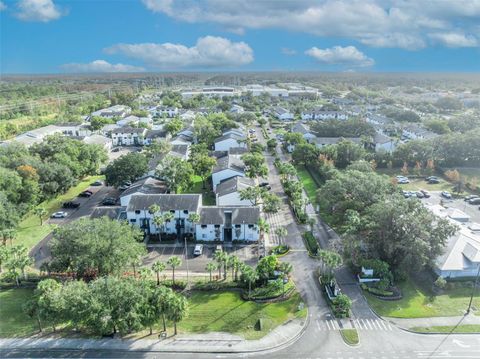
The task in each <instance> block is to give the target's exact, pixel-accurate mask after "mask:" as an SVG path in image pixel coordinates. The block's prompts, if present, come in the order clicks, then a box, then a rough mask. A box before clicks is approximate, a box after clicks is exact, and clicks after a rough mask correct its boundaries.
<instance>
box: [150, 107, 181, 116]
mask: <svg viewBox="0 0 480 359" xmlns="http://www.w3.org/2000/svg"><path fill="white" fill-rule="evenodd" d="M178 113H179V110H178V107H170V106H157V107H156V108H155V111H154V112H153V113H152V114H153V115H154V116H155V115H156V116H161V117H163V116H166V117H168V118H172V117H175V116H177V115H178Z"/></svg>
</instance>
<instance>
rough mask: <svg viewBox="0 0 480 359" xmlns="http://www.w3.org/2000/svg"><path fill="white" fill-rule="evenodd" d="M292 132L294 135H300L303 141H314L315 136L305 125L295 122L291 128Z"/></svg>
mask: <svg viewBox="0 0 480 359" xmlns="http://www.w3.org/2000/svg"><path fill="white" fill-rule="evenodd" d="M292 132H295V133H301V134H302V136H303V138H304V139H305V140H307V142H308V141H310V140H311V139H314V138H315V137H317V136H315V134H314V133H313V132H312V131H310V126H309V125H307V124H305V123H301V122H297V123H296V124H295V125H294V126H293V127H292Z"/></svg>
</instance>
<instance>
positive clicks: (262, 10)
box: [0, 0, 480, 74]
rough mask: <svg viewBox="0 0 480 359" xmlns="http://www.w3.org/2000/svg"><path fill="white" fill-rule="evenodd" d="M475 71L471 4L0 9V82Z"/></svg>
mask: <svg viewBox="0 0 480 359" xmlns="http://www.w3.org/2000/svg"><path fill="white" fill-rule="evenodd" d="M165 71H339V72H347V71H348V72H352V71H355V72H480V0H436V1H434V0H430V1H427V0H296V1H293V0H197V1H194V0H0V73H2V74H21V73H28V74H42V73H110V72H111V73H115V72H165Z"/></svg>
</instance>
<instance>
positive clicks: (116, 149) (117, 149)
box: [112, 147, 120, 152]
mask: <svg viewBox="0 0 480 359" xmlns="http://www.w3.org/2000/svg"><path fill="white" fill-rule="evenodd" d="M118 151H120V147H115V148H114V149H113V150H112V152H118Z"/></svg>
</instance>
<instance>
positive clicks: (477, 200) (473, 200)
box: [468, 198, 480, 204]
mask: <svg viewBox="0 0 480 359" xmlns="http://www.w3.org/2000/svg"><path fill="white" fill-rule="evenodd" d="M468 203H470V204H480V198H472V199H471V200H470V201H468Z"/></svg>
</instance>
